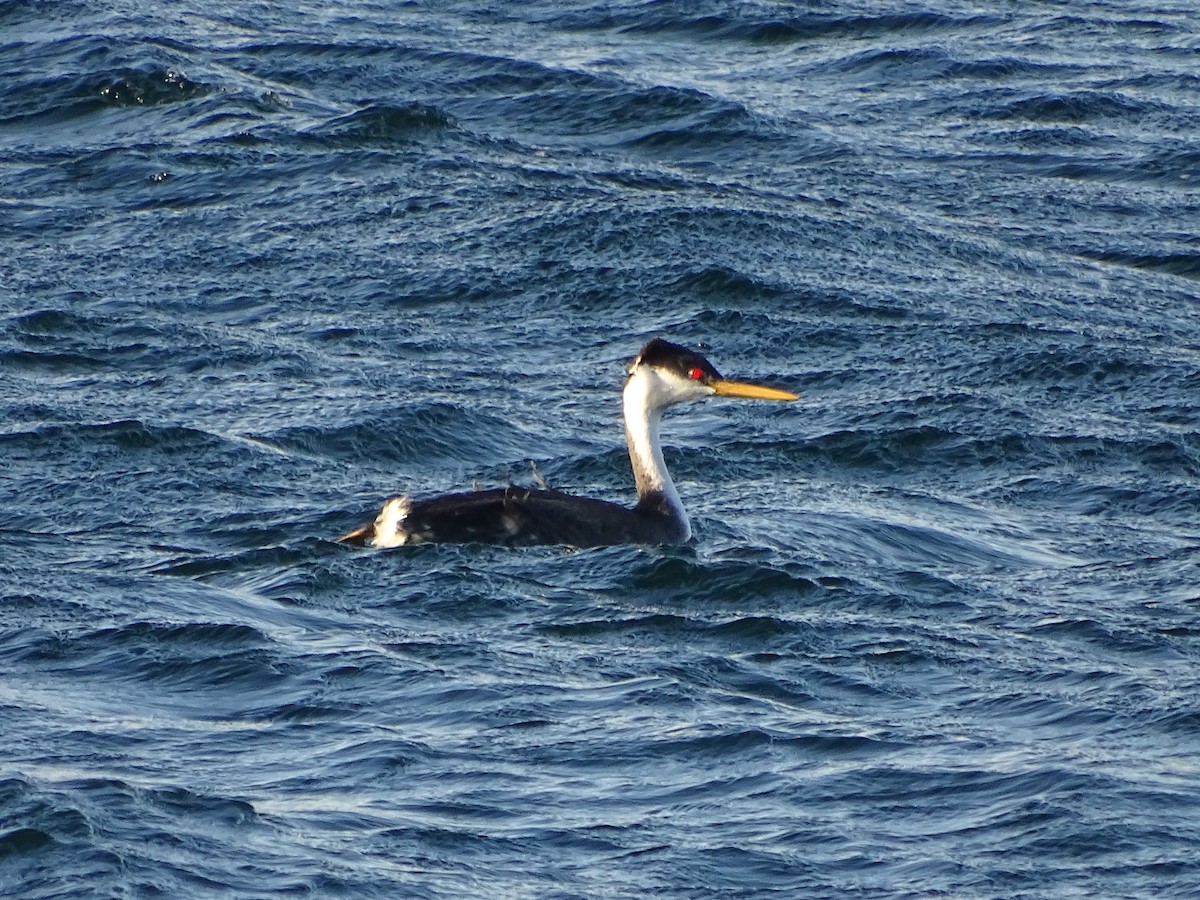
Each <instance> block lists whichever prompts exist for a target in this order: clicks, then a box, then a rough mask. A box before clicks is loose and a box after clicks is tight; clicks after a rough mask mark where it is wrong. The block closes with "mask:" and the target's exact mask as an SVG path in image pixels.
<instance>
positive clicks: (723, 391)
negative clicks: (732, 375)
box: [711, 379, 800, 400]
mask: <svg viewBox="0 0 1200 900" xmlns="http://www.w3.org/2000/svg"><path fill="white" fill-rule="evenodd" d="M711 386H712V389H713V390H714V391H716V392H717V395H718V396H720V397H746V398H749V399H753V400H799V399H800V395H799V394H793V393H792V392H791V391H781V390H779V388H770V387H763V386H762V385H758V384H747V383H746V382H744V381H725V380H724V379H722V380H720V381H714V382H712V384H711Z"/></svg>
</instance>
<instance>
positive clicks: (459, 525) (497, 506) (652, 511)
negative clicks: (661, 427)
mask: <svg viewBox="0 0 1200 900" xmlns="http://www.w3.org/2000/svg"><path fill="white" fill-rule="evenodd" d="M664 510H665V506H664V505H663V504H661V503H659V502H655V501H654V500H653V499H652V498H650V497H647V498H646V499H645V500H643V501H642V502H641V503H639V504H638V505H637V507H636V508H634V509H628V508H626V507H624V506H621V505H619V504H617V503H609V502H607V501H605V500H593V499H591V498H589V497H574V496H572V495H570V494H564V493H561V492H559V491H535V490H529V489H527V488H519V487H507V488H497V489H495V490H489V491H472V492H469V493H464V494H446V495H445V496H442V497H432V498H430V499H428V500H417V501H414V502H413V504H412V510H411V511H410V512H409V514H408V516H407V517H406V518H405V520H404V526H405V530H406V531H407V532H408V534H409V540H410V541H412V542H420V541H435V542H439V543H464V542H477V543H481V544H503V545H505V546H509V547H531V546H538V545H543V544H565V545H568V546H572V547H602V546H607V545H612V544H670V543H676V542H678V541H679V540H681V538H682V535H681V533H680V531H679V524H678V523H677V522H675V521H674V520H672V519H671V518H670V516H668V515H667V514H665V512H664Z"/></svg>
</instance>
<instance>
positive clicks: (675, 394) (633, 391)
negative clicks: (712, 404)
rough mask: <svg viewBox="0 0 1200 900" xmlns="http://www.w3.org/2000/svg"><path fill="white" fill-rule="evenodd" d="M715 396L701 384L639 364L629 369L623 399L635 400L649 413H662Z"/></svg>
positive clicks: (671, 372) (669, 372)
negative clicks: (689, 402)
mask: <svg viewBox="0 0 1200 900" xmlns="http://www.w3.org/2000/svg"><path fill="white" fill-rule="evenodd" d="M715 393H716V391H715V390H713V388H711V387H709V386H708V385H707V384H704V382H702V381H695V380H693V379H691V378H685V377H683V376H682V375H678V374H676V373H675V372H673V371H670V370H669V369H659V368H656V367H654V366H646V365H641V364H638V365H635V366H634V367H633V368H632V369H630V371H629V380H628V381H626V382H625V395H626V397H631V396H637V397H638V399H639V400H641V402H642V403H644V404H645V405H646V407H647V408H648V409H665V408H667V407H668V406H675V405H676V404H678V403H686V402H688V401H689V400H700V399H702V398H704V397H711V396H712V395H713V394H715Z"/></svg>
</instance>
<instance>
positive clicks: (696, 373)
mask: <svg viewBox="0 0 1200 900" xmlns="http://www.w3.org/2000/svg"><path fill="white" fill-rule="evenodd" d="M688 377H689V378H691V379H692V381H703V380H704V370H703V369H692V371H690V372H688Z"/></svg>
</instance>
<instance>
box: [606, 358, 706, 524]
mask: <svg viewBox="0 0 1200 900" xmlns="http://www.w3.org/2000/svg"><path fill="white" fill-rule="evenodd" d="M658 389H661V387H660V386H658V385H656V384H655V377H654V376H653V374H650V373H646V372H645V371H644V370H643V371H642V372H637V373H635V374H634V375H633V376H632V377H631V378H630V379H629V381H628V382H626V384H625V392H624V394H623V395H622V402H623V407H624V412H625V440H626V442H627V443H628V444H629V461H630V463H632V465H633V479H634V482H635V484H636V485H637V493H638V499H639V500H643V499H645V498H646V496H647V495H649V494H654V493H659V494H661V495H662V497H663V500H664V501H665V502H666V505H667V507H668V508H669V509H670V511H671V515H672V517H673V518H676V519H677V520H678V521H679V522H680V523H681V524H682V526H683V531H684V533H685V536H684V538H683V540H685V541H686V540H688V539H689V538H690V537H691V534H692V526H691V524H690V523H689V522H688V517H687V513H686V512H685V511H684V509H683V503H682V501H680V499H679V492H678V491H676V490H675V483H674V482H673V481H671V475H670V473H668V472H667V464H666V462H665V461H664V460H663V453H662V446H661V445H660V444H659V441H658V424H659V421H660V420H661V418H662V410H661V409H660V408H659V405H658V404H655V403H653V402H652V400H653V399H654V398H653V396H652V394H653V393H654V391H656V390H658Z"/></svg>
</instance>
